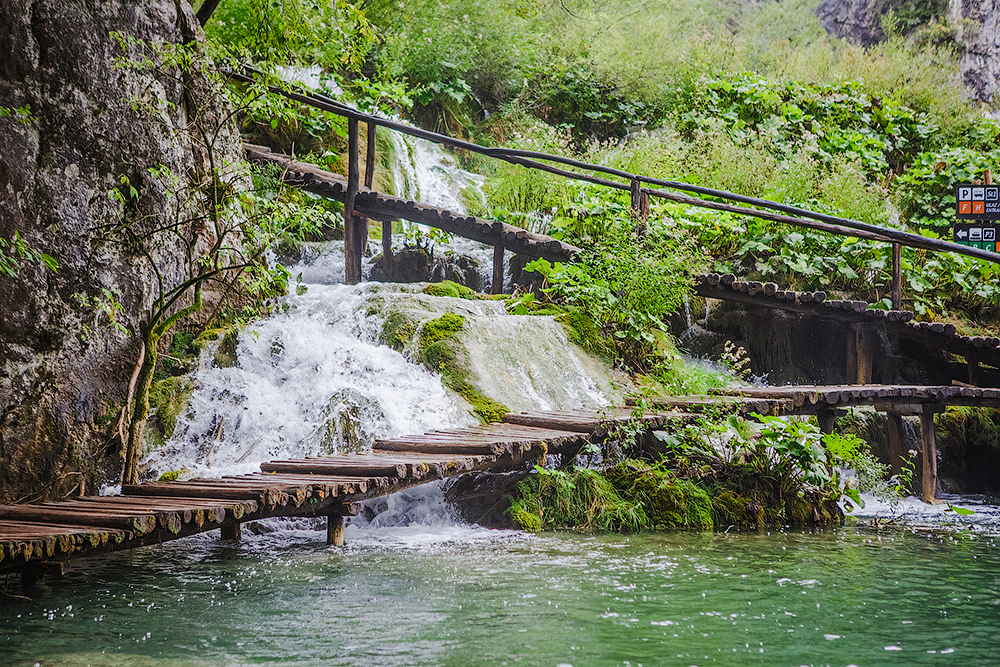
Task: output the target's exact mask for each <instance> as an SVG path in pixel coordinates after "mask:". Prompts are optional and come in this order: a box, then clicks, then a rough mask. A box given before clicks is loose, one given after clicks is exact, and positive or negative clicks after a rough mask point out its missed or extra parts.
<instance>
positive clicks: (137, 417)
mask: <svg viewBox="0 0 1000 667" xmlns="http://www.w3.org/2000/svg"><path fill="white" fill-rule="evenodd" d="M142 335H143V344H144V345H145V346H146V353H145V357H144V359H143V362H142V367H141V368H140V369H139V380H138V382H137V383H136V390H135V395H134V396H133V397H132V415H131V418H130V421H129V426H128V443H127V444H126V446H125V460H124V465H123V466H122V484H136V483H137V482H138V481H139V457H140V456H141V455H142V440H143V437H144V436H145V434H146V419H147V418H148V417H149V388H150V387H151V386H152V384H153V373H154V372H155V371H156V360H157V354H156V345H157V343H159V338H160V337H159V336H157V335H155V334H154V333H153V331H152V327H150V328H149V329H148V330H147V328H146V327H143V331H142Z"/></svg>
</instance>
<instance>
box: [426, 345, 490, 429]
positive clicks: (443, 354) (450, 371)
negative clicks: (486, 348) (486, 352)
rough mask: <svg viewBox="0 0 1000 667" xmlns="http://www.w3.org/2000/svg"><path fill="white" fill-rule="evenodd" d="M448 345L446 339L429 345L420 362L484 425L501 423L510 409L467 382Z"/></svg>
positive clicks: (455, 354) (454, 349)
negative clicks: (470, 409) (438, 377)
mask: <svg viewBox="0 0 1000 667" xmlns="http://www.w3.org/2000/svg"><path fill="white" fill-rule="evenodd" d="M449 343H450V341H449V340H448V339H447V338H443V339H441V340H439V341H438V342H436V343H434V344H433V345H430V346H429V347H427V348H426V349H425V350H424V351H423V352H422V353H421V356H420V359H421V361H423V363H424V365H426V366H427V367H428V368H430V369H431V370H433V371H436V372H438V373H440V374H441V381H442V382H443V383H444V385H445V386H446V387H448V388H449V389H451V390H452V391H454V392H456V393H458V394H459V395H460V396H461V397H462V398H464V399H465V400H466V402H468V403H469V405H471V406H472V410H473V412H475V413H476V415H478V416H479V418H480V419H481V420H482V421H483V422H484V423H486V424H492V423H496V422H500V421H503V416H504V415H505V414H507V413H508V412H510V409H509V408H508V407H507V406H506V405H504V404H503V403H500V402H498V401H495V400H493V399H492V398H490V397H489V396H487V395H486V394H484V393H483V392H481V391H480V390H479V389H477V388H476V387H475V386H474V385H473V384H472V383H470V382H469V380H468V371H467V370H466V369H465V366H464V364H462V363H461V361H460V355H459V353H458V352H457V351H456V346H453V345H450V344H449Z"/></svg>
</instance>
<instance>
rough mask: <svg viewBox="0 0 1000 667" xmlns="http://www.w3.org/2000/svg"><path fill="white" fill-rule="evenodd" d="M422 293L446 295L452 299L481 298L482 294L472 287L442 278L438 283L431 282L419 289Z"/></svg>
mask: <svg viewBox="0 0 1000 667" xmlns="http://www.w3.org/2000/svg"><path fill="white" fill-rule="evenodd" d="M421 291H422V292H423V293H424V294H429V295H431V296H448V297H452V298H454V299H481V298H482V295H481V294H480V293H479V292H476V291H475V290H473V289H470V288H468V287H466V286H465V285H460V284H459V283H456V282H455V281H453V280H444V281H441V282H439V283H432V284H430V285H428V286H427V287H425V288H424V289H423V290H421Z"/></svg>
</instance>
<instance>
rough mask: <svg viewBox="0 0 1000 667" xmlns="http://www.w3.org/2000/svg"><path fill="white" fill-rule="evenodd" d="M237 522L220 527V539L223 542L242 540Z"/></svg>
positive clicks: (241, 529)
mask: <svg viewBox="0 0 1000 667" xmlns="http://www.w3.org/2000/svg"><path fill="white" fill-rule="evenodd" d="M241 526H242V524H241V523H240V522H239V521H233V522H232V523H227V524H225V525H224V526H222V530H221V531H220V533H221V534H220V538H221V539H222V540H223V541H232V542H239V541H240V540H241V539H243V528H242V527H241Z"/></svg>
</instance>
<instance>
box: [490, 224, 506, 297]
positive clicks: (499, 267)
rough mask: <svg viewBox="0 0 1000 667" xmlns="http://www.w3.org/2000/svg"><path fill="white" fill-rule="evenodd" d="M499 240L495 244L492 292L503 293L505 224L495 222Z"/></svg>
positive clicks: (494, 228) (494, 226) (495, 230)
mask: <svg viewBox="0 0 1000 667" xmlns="http://www.w3.org/2000/svg"><path fill="white" fill-rule="evenodd" d="M493 233H494V234H495V235H496V237H497V241H496V243H495V244H494V246H493V288H492V290H491V294H503V224H502V223H499V222H494V223H493Z"/></svg>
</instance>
